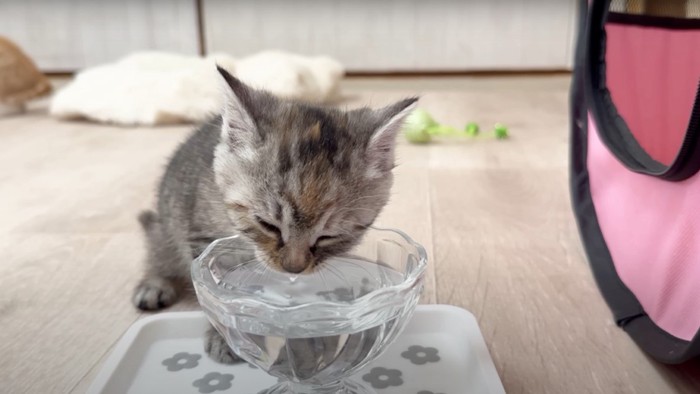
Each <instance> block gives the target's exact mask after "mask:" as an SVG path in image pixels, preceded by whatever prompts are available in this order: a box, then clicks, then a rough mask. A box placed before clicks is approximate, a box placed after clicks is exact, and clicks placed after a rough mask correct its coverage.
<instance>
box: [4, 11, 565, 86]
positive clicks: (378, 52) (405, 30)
mask: <svg viewBox="0 0 700 394" xmlns="http://www.w3.org/2000/svg"><path fill="white" fill-rule="evenodd" d="M575 11H576V2H575V1H562V0H534V1H532V0H530V1H528V0H469V1H454V0H436V1H426V0H383V1H371V0H359V1H347V0H327V1H322V0H295V1H285V0H265V1H256V0H237V1H224V0H172V1H168V0H117V1H107V0H96V1H89V0H61V1H52V0H27V1H18V0H4V1H2V2H0V35H4V36H7V37H9V38H10V39H12V40H14V41H15V42H16V43H17V44H18V45H20V46H21V47H22V48H24V49H25V50H26V52H27V53H28V54H29V55H30V56H31V57H32V58H33V59H34V60H35V61H36V63H37V64H38V66H39V67H40V69H41V70H43V71H46V72H54V73H55V72H61V73H65V72H73V71H76V70H79V69H81V68H84V67H88V66H94V65H97V64H101V63H105V62H110V61H114V60H116V59H118V58H120V57H122V56H124V55H127V54H129V53H131V52H133V51H140V50H158V51H169V52H175V53H180V54H186V55H197V54H200V55H201V54H211V53H216V52H226V53H229V54H232V55H235V56H245V55H250V54H252V53H254V52H257V51H260V50H263V49H271V48H273V49H281V50H287V51H291V52H295V53H300V54H305V55H316V54H325V55H328V56H331V57H334V58H336V59H337V60H339V61H340V62H341V63H342V64H343V65H344V66H345V67H346V69H347V71H348V72H350V73H385V72H412V73H416V72H455V71H492V70H568V69H570V68H571V59H572V47H573V40H574V29H575V25H576V17H575V14H576V12H575Z"/></svg>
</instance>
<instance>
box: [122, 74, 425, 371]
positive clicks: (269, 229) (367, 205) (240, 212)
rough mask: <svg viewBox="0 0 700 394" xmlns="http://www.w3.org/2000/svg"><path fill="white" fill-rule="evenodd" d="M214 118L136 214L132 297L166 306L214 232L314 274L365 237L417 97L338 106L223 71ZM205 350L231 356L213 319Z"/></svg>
mask: <svg viewBox="0 0 700 394" xmlns="http://www.w3.org/2000/svg"><path fill="white" fill-rule="evenodd" d="M218 70H219V72H220V73H221V76H222V77H223V78H222V81H224V82H225V83H224V84H223V85H224V90H225V92H226V100H225V105H224V109H223V114H222V115H221V117H219V118H217V120H216V121H214V122H212V123H210V124H207V125H205V126H203V127H202V128H200V129H199V130H197V131H196V132H195V133H194V134H192V135H191V136H190V137H189V139H187V141H185V142H184V143H183V144H182V145H181V146H180V147H179V149H178V150H177V151H176V153H175V155H174V156H173V157H172V159H171V160H170V163H169V164H168V167H167V169H166V171H165V175H164V176H163V178H162V180H161V184H160V188H159V191H158V206H157V213H156V212H153V211H145V212H143V213H141V215H140V216H139V221H140V222H141V225H142V227H143V229H144V232H145V234H146V240H147V250H148V256H147V260H146V273H145V276H144V278H143V279H142V280H141V282H140V284H139V285H138V286H137V287H136V289H135V292H134V295H133V302H134V304H135V305H136V306H137V307H138V308H140V309H143V310H155V309H160V308H164V307H167V306H170V305H171V304H173V303H174V302H175V301H176V300H177V298H178V296H180V295H181V294H182V292H183V289H186V288H188V286H191V283H189V281H190V263H191V262H192V260H193V259H194V258H195V257H197V256H198V255H199V254H200V253H201V252H202V251H203V249H204V248H205V247H206V246H207V245H208V244H209V243H210V242H212V241H213V240H214V239H216V238H219V237H223V236H228V235H231V234H240V235H241V237H242V238H243V239H245V240H247V242H249V243H250V244H251V245H252V246H253V249H254V250H255V256H256V257H257V258H258V259H259V260H261V261H264V262H266V263H267V264H269V265H270V266H272V267H274V268H275V269H278V270H283V271H287V272H291V273H301V272H305V271H310V270H312V269H313V267H314V266H315V265H317V264H320V263H322V262H323V260H324V259H326V258H328V257H329V256H332V255H337V254H340V253H343V252H345V251H347V250H349V249H350V248H351V247H352V246H354V245H355V244H356V243H357V242H358V241H359V240H360V238H361V236H362V235H363V233H364V232H365V230H366V229H367V227H368V226H370V225H371V224H372V223H373V222H374V220H375V218H376V217H377V215H378V214H379V212H380V211H381V209H382V208H383V207H384V205H385V204H386V203H387V200H388V198H389V189H390V188H391V185H392V181H393V178H392V173H391V170H392V169H393V167H394V146H395V140H396V134H397V132H398V131H399V129H400V128H401V125H402V123H403V120H404V118H405V117H406V115H408V114H409V113H410V111H411V110H412V109H413V107H414V106H415V103H416V101H417V99H416V98H410V99H405V100H403V101H399V102H397V103H395V104H393V105H390V106H388V107H385V108H382V109H379V110H371V109H368V108H362V109H357V110H353V111H349V112H342V111H339V110H335V109H326V108H320V107H315V106H310V105H306V104H301V103H297V102H293V101H289V100H283V99H279V98H276V97H273V96H272V95H270V94H269V93H267V92H264V91H260V90H255V89H252V88H250V87H248V86H246V85H245V84H243V83H242V82H240V81H239V80H237V79H236V78H234V77H232V76H231V75H230V74H228V73H227V72H226V71H225V70H223V69H222V68H219V69H218ZM206 351H207V353H209V355H210V356H211V357H212V358H214V359H215V360H217V361H220V362H225V363H230V362H233V361H235V359H236V356H235V355H234V354H233V353H232V352H231V350H230V349H229V347H228V346H227V345H226V343H225V341H224V339H223V338H222V337H221V336H220V335H219V334H218V333H217V332H216V331H215V330H214V329H213V328H212V329H210V330H209V333H208V335H207V344H206Z"/></svg>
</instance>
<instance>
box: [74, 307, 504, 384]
mask: <svg viewBox="0 0 700 394" xmlns="http://www.w3.org/2000/svg"><path fill="white" fill-rule="evenodd" d="M207 324H208V322H207V320H206V318H205V316H204V314H203V313H202V312H170V313H160V314H157V315H153V316H149V317H147V318H144V319H141V320H139V321H137V322H136V323H134V325H133V326H131V327H130V328H129V330H128V331H127V332H126V333H125V334H124V336H123V337H122V338H121V340H120V341H119V342H118V343H117V345H116V347H115V349H114V351H113V352H112V354H111V355H110V357H109V358H108V359H107V361H105V363H104V365H103V366H102V370H101V371H100V373H99V374H98V375H97V377H96V378H95V380H94V381H93V383H92V385H91V386H90V388H89V389H88V391H87V392H88V393H91V394H92V393H103V394H117V393H119V394H122V393H130V394H160V393H167V394H180V393H183V394H184V393H187V394H198V393H212V394H218V393H222V394H223V393H240V394H256V393H258V392H259V391H261V390H263V389H266V388H268V387H270V386H273V385H274V384H275V383H277V379H276V378H274V377H271V376H269V375H267V374H266V373H265V372H263V371H261V370H259V369H256V368H255V367H252V366H249V365H247V364H238V365H222V364H218V363H215V362H213V361H211V360H210V359H209V358H208V357H207V356H206V354H204V353H203V334H204V331H205V330H206V328H207ZM421 351H424V352H423V353H420V352H421ZM178 353H180V356H179V357H175V358H174V357H173V356H175V355H176V354H178ZM420 356H422V357H420ZM178 358H181V359H183V360H185V361H181V363H184V364H185V365H184V366H180V365H175V363H176V362H177V360H178ZM165 360H168V361H165ZM169 369H176V370H175V371H171V370H169ZM211 373H218V374H223V375H218V377H220V378H221V377H223V379H220V380H219V382H220V383H219V384H218V385H217V384H213V385H208V384H207V383H209V380H208V379H207V378H204V377H205V376H206V375H207V374H211ZM382 374H384V375H385V376H384V377H381V376H380V375H382ZM210 377H211V378H213V377H217V375H210ZM203 378H204V379H203ZM356 379H358V380H360V379H363V380H364V381H365V382H369V384H368V385H372V386H373V387H374V389H375V390H376V391H377V393H378V394H466V393H469V394H481V393H483V394H505V390H504V389H503V386H502V384H501V381H500V379H499V378H498V374H497V372H496V368H495V367H494V365H493V361H492V360H491V356H490V355H489V352H488V350H487V348H486V344H485V343H484V339H483V337H482V336H481V332H480V331H479V326H478V324H477V322H476V319H475V318H474V316H473V315H472V314H471V313H469V312H467V311H465V310H464V309H461V308H457V307H454V306H448V305H420V306H418V308H417V309H416V312H415V315H414V316H413V318H412V319H411V321H410V322H409V323H408V325H407V327H406V329H405V330H404V332H403V333H402V334H401V335H400V336H399V338H398V339H397V340H396V342H394V343H393V344H392V345H391V346H390V347H389V349H388V350H387V351H386V353H384V354H383V355H382V356H381V357H380V358H379V359H377V360H375V361H374V362H373V363H371V364H370V365H368V366H367V367H365V368H364V369H362V370H361V371H360V372H359V373H358V374H357V375H356ZM382 379H383V380H382ZM195 382H199V385H197V386H195ZM211 383H216V381H215V380H212V381H211ZM229 383H230V384H229ZM387 384H391V385H389V386H388V387H384V386H387Z"/></svg>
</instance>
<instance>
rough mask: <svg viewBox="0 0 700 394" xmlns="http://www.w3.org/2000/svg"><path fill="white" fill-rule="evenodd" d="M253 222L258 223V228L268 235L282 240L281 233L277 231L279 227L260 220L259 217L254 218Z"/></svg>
mask: <svg viewBox="0 0 700 394" xmlns="http://www.w3.org/2000/svg"><path fill="white" fill-rule="evenodd" d="M255 221H256V222H258V224H259V225H260V227H262V228H263V230H265V231H267V232H268V233H271V234H272V235H274V236H276V237H279V238H280V239H282V231H281V230H280V229H279V227H277V226H275V225H274V224H272V223H270V222H267V221H265V220H263V219H261V218H260V217H259V216H256V217H255Z"/></svg>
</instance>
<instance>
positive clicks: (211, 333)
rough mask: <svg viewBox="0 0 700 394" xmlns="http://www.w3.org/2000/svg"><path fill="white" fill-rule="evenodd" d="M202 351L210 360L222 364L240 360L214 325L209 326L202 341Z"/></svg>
mask: <svg viewBox="0 0 700 394" xmlns="http://www.w3.org/2000/svg"><path fill="white" fill-rule="evenodd" d="M204 351H205V352H207V354H208V355H209V357H211V359H212V360H214V361H216V362H218V363H222V364H235V363H238V362H241V361H242V360H241V358H240V357H238V356H237V355H236V354H235V353H234V352H233V350H231V348H230V347H229V346H228V344H226V340H225V339H224V337H222V336H221V334H219V332H218V331H216V329H215V328H214V327H209V330H207V335H206V338H205V342H204Z"/></svg>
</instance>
